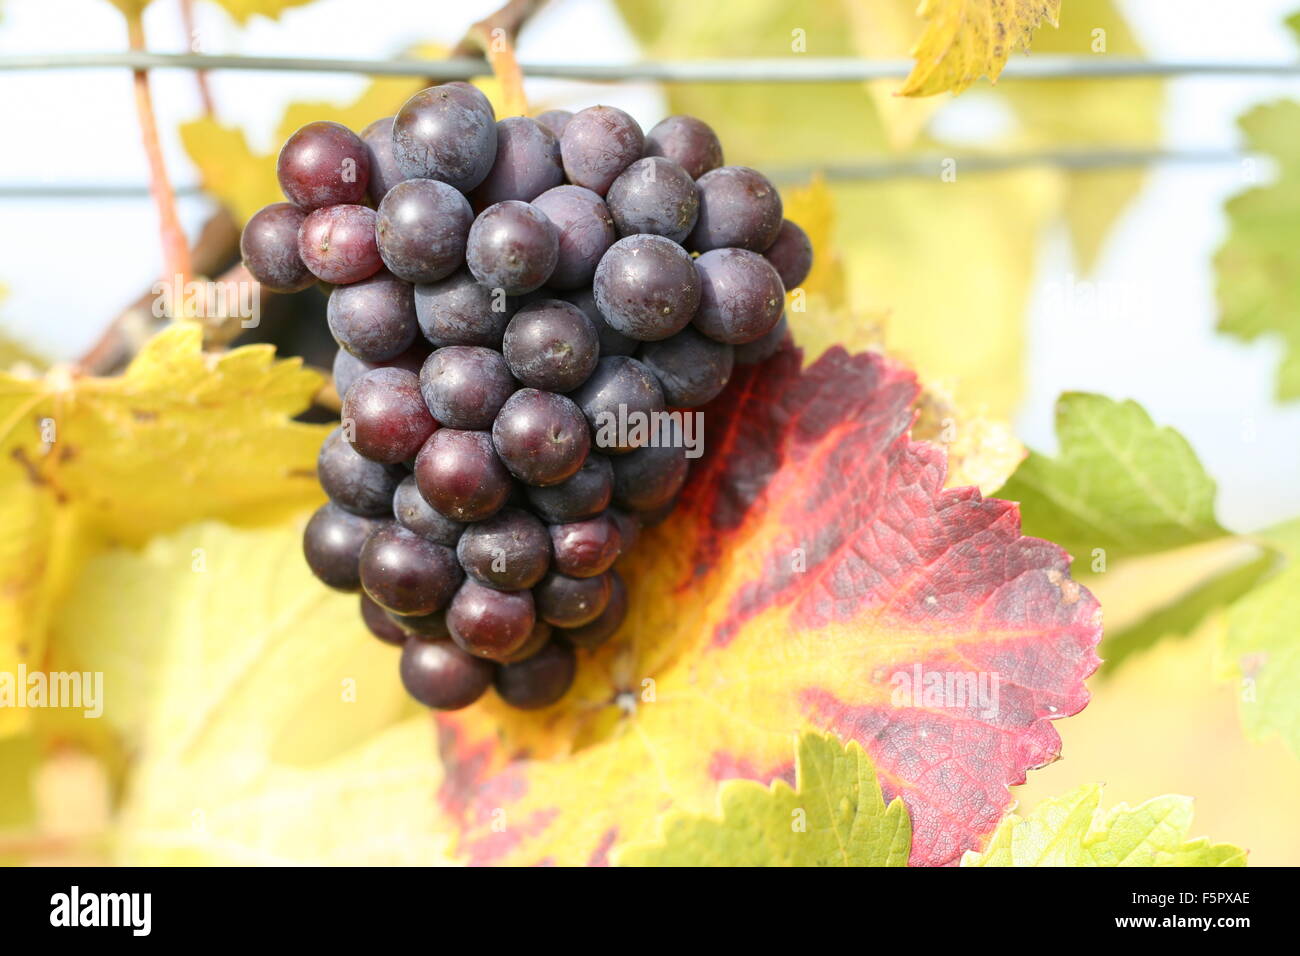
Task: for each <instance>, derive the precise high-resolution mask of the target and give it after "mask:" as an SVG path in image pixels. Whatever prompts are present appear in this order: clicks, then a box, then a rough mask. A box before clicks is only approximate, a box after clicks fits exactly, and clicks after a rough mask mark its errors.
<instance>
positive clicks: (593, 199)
mask: <svg viewBox="0 0 1300 956" xmlns="http://www.w3.org/2000/svg"><path fill="white" fill-rule="evenodd" d="M533 206H534V207H535V208H537V209H540V210H541V211H542V212H543V213H545V214H546V218H548V219H549V220H551V222H552V223H553V224H554V225H555V228H556V231H557V232H558V234H559V255H558V258H557V259H556V261H555V269H554V271H552V272H551V277H550V278H549V279H548V280H547V282H549V283H550V285H551V286H552V287H553V288H556V289H580V288H583V287H585V286H589V285H591V279H592V276H594V275H595V274H596V266H597V264H599V262H600V258H601V256H603V255H604V254H605V252H606V250H608V249H609V247H610V246H612V245H613V244H614V242H615V241H616V240H617V239H618V230H617V229H615V228H614V217H613V216H611V215H610V213H609V207H608V206H606V205H605V200H603V199H601V198H600V196H598V195H596V194H595V193H594V192H592V191H591V190H590V189H583V188H582V187H581V186H556V187H555V188H554V189H548V190H546V192H544V193H542V194H541V195H540V196H538V197H537V198H536V199H534V200H533Z"/></svg>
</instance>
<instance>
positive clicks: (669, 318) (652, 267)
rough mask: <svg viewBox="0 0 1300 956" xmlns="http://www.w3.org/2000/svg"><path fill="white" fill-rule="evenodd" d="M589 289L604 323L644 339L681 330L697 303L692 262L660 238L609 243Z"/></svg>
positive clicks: (697, 288)
mask: <svg viewBox="0 0 1300 956" xmlns="http://www.w3.org/2000/svg"><path fill="white" fill-rule="evenodd" d="M593 289H594V291H595V293H596V306H597V307H598V308H599V309H600V314H601V315H603V316H604V317H605V321H606V322H608V323H609V324H610V325H611V326H613V327H614V329H615V330H617V331H619V332H622V333H623V334H624V335H627V336H630V337H632V338H634V339H639V340H640V341H642V342H653V341H655V340H657V339H666V338H668V336H670V335H675V334H676V333H678V332H680V331H681V330H682V329H683V328H685V327H686V324H687V323H688V322H690V321H691V317H692V316H693V315H695V309H696V308H697V307H698V306H699V304H700V276H699V274H698V273H697V272H696V269H695V263H694V261H693V260H692V259H691V257H690V254H689V253H687V252H686V250H685V249H683V248H682V247H681V246H679V245H677V243H675V242H673V241H672V240H671V239H665V238H664V237H663V236H628V237H627V238H625V239H620V240H619V241H618V242H616V243H614V244H613V245H612V246H610V247H609V251H608V252H606V253H605V256H604V258H602V259H601V260H600V265H598V266H597V267H596V278H595V281H594V283H593Z"/></svg>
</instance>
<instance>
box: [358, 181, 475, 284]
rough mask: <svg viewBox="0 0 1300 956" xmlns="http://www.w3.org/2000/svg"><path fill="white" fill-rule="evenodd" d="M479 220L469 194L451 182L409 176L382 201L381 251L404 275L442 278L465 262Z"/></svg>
mask: <svg viewBox="0 0 1300 956" xmlns="http://www.w3.org/2000/svg"><path fill="white" fill-rule="evenodd" d="M473 221H474V213H473V210H471V209H470V208H469V200H467V199H466V198H465V197H464V196H462V195H461V194H460V193H459V192H457V191H456V190H455V189H453V188H452V187H451V186H448V185H447V184H446V183H440V182H438V181H437V180H433V179H408V180H405V181H404V182H400V183H397V184H396V185H395V186H394V187H393V188H392V189H391V190H389V192H388V195H386V196H385V197H384V201H383V202H381V203H380V204H379V212H378V215H377V217H376V219H375V236H376V243H377V244H378V246H379V255H380V256H381V257H382V258H383V260H384V265H386V266H387V267H388V271H389V272H391V273H393V275H395V276H397V277H398V278H399V279H405V280H406V281H407V282H437V281H438V280H439V279H445V278H446V277H447V276H449V275H451V274H452V273H453V272H455V271H456V270H457V269H459V268H460V267H461V266H462V265H463V264H464V262H465V240H466V238H467V237H468V236H469V227H470V224H471V223H472V222H473Z"/></svg>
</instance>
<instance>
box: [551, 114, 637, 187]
mask: <svg viewBox="0 0 1300 956" xmlns="http://www.w3.org/2000/svg"><path fill="white" fill-rule="evenodd" d="M644 147H645V134H643V133H642V132H641V127H640V126H638V125H637V122H636V120H634V119H633V118H632V117H630V116H628V115H627V114H626V113H624V112H623V111H622V110H620V109H618V108H617V107H614V106H590V107H588V108H587V109H585V110H582V111H581V112H579V113H576V114H574V117H573V119H571V120H569V122H568V124H567V125H566V126H565V127H564V135H563V136H561V137H560V156H561V158H562V159H563V160H564V173H565V175H566V176H568V178H569V182H571V183H573V184H574V185H575V186H583V187H585V188H587V189H590V190H591V191H592V192H594V193H597V194H599V195H601V196H603V195H605V192H606V191H607V190H608V189H609V187H610V184H611V183H612V182H614V180H615V179H617V178H618V174H619V173H621V172H622V171H623V170H625V169H627V167H628V166H630V165H632V163H634V162H635V161H636V160H638V159H640V158H641V151H642V149H643V148H644Z"/></svg>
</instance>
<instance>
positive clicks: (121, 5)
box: [110, 0, 313, 25]
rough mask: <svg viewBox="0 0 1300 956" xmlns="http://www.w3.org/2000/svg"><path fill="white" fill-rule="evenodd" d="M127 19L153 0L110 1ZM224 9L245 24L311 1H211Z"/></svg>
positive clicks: (138, 13) (278, 16) (142, 10)
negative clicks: (257, 17)
mask: <svg viewBox="0 0 1300 956" xmlns="http://www.w3.org/2000/svg"><path fill="white" fill-rule="evenodd" d="M110 2H111V3H112V4H113V5H114V6H115V7H117V8H118V9H119V10H121V11H122V13H123V14H124V15H125V16H127V17H138V16H139V15H140V14H142V13H143V12H144V9H145V7H147V6H149V4H151V3H152V2H153V0H110ZM212 2H213V3H216V4H217V5H218V6H219V7H221V8H222V9H224V10H225V11H226V12H227V13H229V14H230V16H231V17H232V18H233V19H234V21H235V22H236V23H238V24H240V25H243V24H246V23H247V22H248V21H249V20H250V19H252V17H253V16H254V15H258V16H263V17H268V18H270V19H272V20H278V19H279V18H280V14H282V13H283V12H284V11H285V10H288V9H291V8H292V7H303V6H306V5H307V4H309V3H311V2H313V0H212Z"/></svg>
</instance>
